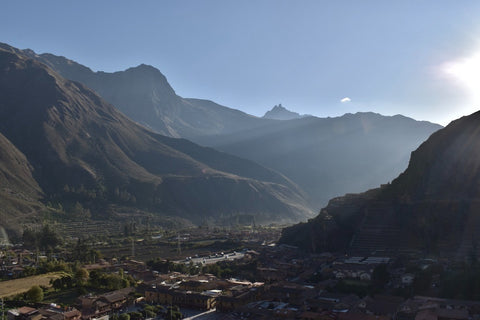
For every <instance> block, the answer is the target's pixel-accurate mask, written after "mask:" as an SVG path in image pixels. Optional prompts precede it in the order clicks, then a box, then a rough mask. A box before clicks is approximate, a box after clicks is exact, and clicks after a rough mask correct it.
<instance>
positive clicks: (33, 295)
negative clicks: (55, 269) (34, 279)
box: [27, 286, 43, 302]
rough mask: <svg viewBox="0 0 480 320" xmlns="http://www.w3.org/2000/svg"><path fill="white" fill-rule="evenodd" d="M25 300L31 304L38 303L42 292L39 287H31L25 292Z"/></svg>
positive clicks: (41, 297) (41, 298)
mask: <svg viewBox="0 0 480 320" xmlns="http://www.w3.org/2000/svg"><path fill="white" fill-rule="evenodd" d="M27 299H28V300H29V301H31V302H40V301H42V300H43V290H42V288H40V287H39V286H32V287H31V288H30V290H28V291H27Z"/></svg>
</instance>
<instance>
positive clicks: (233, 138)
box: [0, 45, 441, 208]
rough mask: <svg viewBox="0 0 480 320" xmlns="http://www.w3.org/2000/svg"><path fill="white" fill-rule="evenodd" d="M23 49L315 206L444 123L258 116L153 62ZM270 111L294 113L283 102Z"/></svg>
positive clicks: (152, 124)
mask: <svg viewBox="0 0 480 320" xmlns="http://www.w3.org/2000/svg"><path fill="white" fill-rule="evenodd" d="M0 46H1V45H0ZM22 52H23V54H27V55H28V56H29V57H31V58H34V59H36V60H38V61H41V62H43V63H45V64H46V65H48V66H50V67H51V68H52V69H54V70H56V71H57V72H58V73H60V74H61V75H63V76H64V77H65V78H68V79H71V80H75V81H79V82H81V83H83V84H85V85H86V86H88V87H90V88H92V89H93V90H95V91H96V92H97V93H99V94H100V95H101V96H102V98H104V99H105V100H107V101H108V102H110V103H112V104H113V105H114V106H115V107H116V108H118V109H119V110H120V111H122V112H123V113H124V114H125V115H127V116H128V117H130V118H131V119H133V120H134V121H136V122H138V123H141V124H142V125H144V126H146V127H148V128H151V129H152V130H155V131H156V132H159V133H161V134H164V135H168V136H172V137H182V138H186V139H189V140H191V141H193V142H195V143H198V144H201V145H204V146H210V147H213V148H215V149H218V150H221V151H223V152H227V153H230V154H233V155H236V156H238V157H241V158H245V159H249V160H253V161H255V162H257V163H259V164H261V165H262V166H264V167H267V168H271V169H273V170H276V171H277V172H280V173H281V174H283V175H285V176H287V177H288V179H290V180H291V181H293V183H295V184H296V185H298V186H299V187H300V188H301V189H302V190H303V191H304V192H305V194H306V195H307V197H308V199H309V202H310V205H311V206H312V207H314V208H321V207H323V206H325V205H326V204H327V201H328V200H329V199H331V198H332V197H336V196H339V195H343V194H345V193H348V192H361V191H362V190H365V189H367V188H374V187H377V186H378V185H380V184H381V183H383V182H384V181H389V180H392V179H393V178H395V177H396V176H397V175H398V174H399V173H400V172H401V171H402V170H404V169H405V167H406V166H407V164H408V158H409V155H410V152H411V151H412V150H414V149H415V148H417V147H418V146H419V145H420V143H422V142H423V141H425V139H427V138H428V137H429V135H430V134H432V133H433V132H435V131H436V130H438V129H440V128H441V126H439V125H436V124H432V123H429V122H424V121H415V120H413V119H409V118H406V117H403V116H400V115H397V116H393V117H385V116H381V115H378V114H374V113H357V114H346V115H344V116H342V117H337V118H316V117H311V116H309V117H301V118H298V119H292V120H284V121H278V120H273V119H267V118H257V117H254V116H251V115H248V114H246V113H243V112H241V111H238V110H234V109H230V108H227V107H224V106H221V105H218V104H216V103H214V102H212V101H207V100H201V99H185V98H182V97H179V96H178V95H176V94H175V92H174V90H173V89H172V87H171V86H170V85H169V84H168V82H167V80H166V78H165V77H164V76H163V75H162V74H161V73H160V71H158V70H157V69H155V68H153V67H150V66H146V65H140V66H138V67H135V68H130V69H127V70H125V71H120V72H114V73H105V72H93V71H92V70H90V69H89V68H87V67H85V66H82V65H80V64H78V63H76V62H74V61H72V60H69V59H67V58H64V57H59V56H55V55H52V54H40V55H37V54H35V53H34V52H33V51H31V50H23V51H22ZM272 112H273V114H289V115H290V116H292V113H291V112H290V111H288V110H286V109H285V108H283V107H281V106H276V107H274V108H273V109H272ZM267 114H268V113H267Z"/></svg>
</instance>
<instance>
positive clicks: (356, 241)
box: [281, 112, 480, 260]
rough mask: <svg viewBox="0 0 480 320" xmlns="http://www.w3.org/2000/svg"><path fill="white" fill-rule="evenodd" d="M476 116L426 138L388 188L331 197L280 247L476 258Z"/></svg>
mask: <svg viewBox="0 0 480 320" xmlns="http://www.w3.org/2000/svg"><path fill="white" fill-rule="evenodd" d="M479 150H480V112H477V113H474V114H472V115H470V116H466V117H463V118H461V119H458V120H455V121H453V122H452V123H450V124H449V125H448V126H447V127H445V128H444V129H442V130H439V131H437V132H436V133H434V134H432V136H431V137H430V138H429V139H428V140H427V141H425V142H424V143H423V144H422V145H421V146H420V147H419V148H418V149H417V150H415V151H414V152H413V153H412V155H411V158H410V162H409V165H408V168H407V169H406V170H405V171H404V172H403V173H402V174H400V175H399V176H398V177H397V178H396V179H395V180H393V181H392V183H391V184H386V185H383V186H382V187H381V188H377V189H374V190H370V191H368V192H366V193H363V194H357V195H346V196H344V197H339V198H336V199H332V200H331V201H330V202H329V204H328V206H327V207H325V208H324V209H322V210H321V212H320V214H319V215H318V216H317V217H316V218H314V219H312V220H310V221H309V222H308V223H304V224H299V225H295V226H293V227H291V228H287V229H285V230H284V232H283V235H282V239H281V242H285V243H290V244H295V245H299V246H301V247H303V248H305V249H307V250H311V251H323V250H331V251H347V252H349V253H351V254H371V253H372V252H374V251H375V252H377V253H378V252H399V251H405V250H410V251H412V250H419V251H422V252H425V253H436V254H440V255H447V256H450V257H452V256H453V257H456V258H458V259H460V260H461V259H464V258H465V257H466V256H471V255H472V254H475V255H478V254H479V253H480V252H479V246H478V244H479V243H478V241H479V240H480V239H479V238H478V234H480V233H479V232H480V210H479V209H480V183H479V181H480V152H479Z"/></svg>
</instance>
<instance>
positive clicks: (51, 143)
mask: <svg viewBox="0 0 480 320" xmlns="http://www.w3.org/2000/svg"><path fill="white" fill-rule="evenodd" d="M0 133H1V134H3V136H5V138H6V139H8V140H9V141H10V142H11V144H10V145H8V148H6V150H9V151H7V152H8V153H9V154H10V155H11V156H15V152H16V150H18V151H19V154H23V155H24V156H25V159H24V160H25V163H26V164H25V165H24V166H21V168H19V169H18V170H17V169H16V168H14V167H12V166H10V165H8V163H7V164H6V165H8V168H9V170H11V171H10V172H11V173H12V175H13V176H15V177H17V178H18V179H19V181H21V180H22V179H23V180H25V181H27V182H28V184H30V185H31V188H30V189H33V190H37V191H38V194H40V193H41V192H43V201H52V202H60V203H63V204H64V207H68V205H69V204H71V203H73V202H76V201H78V202H80V203H81V204H82V205H83V206H84V207H85V208H89V209H90V210H92V213H94V214H95V216H96V217H97V218H102V215H103V214H104V213H105V211H106V209H107V208H108V207H109V206H110V205H111V204H117V205H122V206H126V207H136V208H140V209H145V210H149V211H151V212H155V213H157V214H167V215H176V216H181V217H183V218H187V219H190V220H192V221H194V222H197V223H199V222H202V221H204V220H205V219H215V218H216V217H218V216H220V215H223V216H228V215H235V214H252V215H255V216H256V217H257V221H295V220H297V221H298V220H301V219H304V218H305V217H308V216H309V215H311V211H310V209H308V207H307V206H306V204H305V201H304V199H303V197H302V195H301V194H300V193H299V192H297V191H296V187H295V185H293V184H292V183H291V182H290V181H289V180H288V179H286V178H285V177H283V176H281V175H279V174H277V173H275V172H273V171H271V170H268V169H265V168H263V167H261V166H259V165H257V164H255V163H253V162H251V161H247V160H242V159H239V158H236V157H233V156H230V155H227V154H225V153H222V152H218V151H215V150H213V149H209V148H203V147H200V146H198V145H195V144H194V143H191V142H189V141H187V140H183V139H173V138H168V137H165V136H161V135H159V134H157V133H154V132H152V131H150V130H148V129H145V128H144V127H142V126H140V125H138V124H136V123H134V122H132V121H131V120H129V119H128V118H127V117H125V116H124V115H123V114H121V113H120V112H118V111H117V110H116V109H115V108H114V107H113V106H112V105H110V104H108V103H106V102H105V101H104V100H102V99H101V98H100V97H99V96H98V95H97V94H96V93H95V92H93V91H91V90H90V89H88V88H86V87H85V86H84V85H82V84H80V83H76V82H72V81H69V80H66V79H64V78H62V77H61V76H60V75H58V74H57V73H55V72H54V71H52V70H51V69H49V68H47V67H46V66H45V65H44V64H42V63H40V62H38V61H36V60H33V59H30V58H28V57H27V56H25V55H22V53H21V51H19V50H17V49H15V48H11V47H8V46H7V47H6V46H3V48H0ZM0 141H1V140H0ZM19 157H20V156H19ZM27 163H28V164H29V166H28V165H27ZM26 168H31V169H29V170H30V171H26V173H25V174H23V175H20V174H19V173H18V171H19V170H20V169H22V170H23V171H25V170H26ZM20 171H21V170H20ZM28 172H30V176H32V177H33V178H34V179H35V181H36V183H37V184H38V187H37V184H35V183H34V181H32V180H31V178H29V177H30V176H29V175H28ZM22 177H26V178H22ZM253 177H255V178H253ZM27 178H28V179H27ZM262 179H263V180H262ZM27 182H26V183H27ZM40 188H41V191H40Z"/></svg>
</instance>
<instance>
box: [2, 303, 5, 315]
mask: <svg viewBox="0 0 480 320" xmlns="http://www.w3.org/2000/svg"><path fill="white" fill-rule="evenodd" d="M2 320H5V312H4V307H3V298H2Z"/></svg>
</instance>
